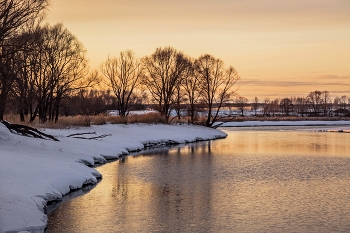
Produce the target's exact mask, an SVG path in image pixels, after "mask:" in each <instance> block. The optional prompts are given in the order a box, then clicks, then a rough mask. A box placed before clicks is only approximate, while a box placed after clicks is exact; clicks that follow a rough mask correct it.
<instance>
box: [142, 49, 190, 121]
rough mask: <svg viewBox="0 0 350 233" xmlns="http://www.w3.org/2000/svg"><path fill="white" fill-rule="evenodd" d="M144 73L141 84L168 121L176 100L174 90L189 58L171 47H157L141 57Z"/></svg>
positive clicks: (186, 67)
mask: <svg viewBox="0 0 350 233" xmlns="http://www.w3.org/2000/svg"><path fill="white" fill-rule="evenodd" d="M142 62H143V64H144V67H145V75H143V78H142V84H143V85H145V86H146V87H147V89H148V91H149V92H150V94H151V96H152V98H153V100H154V101H155V102H156V103H157V106H158V110H159V112H160V113H161V114H162V115H163V116H164V117H165V118H166V121H167V122H169V117H170V112H171V110H172V108H173V106H174V104H175V102H176V92H177V88H178V86H179V85H181V83H182V80H183V79H184V74H185V73H186V70H187V69H188V67H189V66H190V65H191V63H190V61H189V59H188V58H187V57H186V56H185V55H184V54H183V53H181V52H178V51H177V50H175V49H174V48H172V47H165V48H157V49H156V51H155V52H154V53H153V54H152V55H150V56H146V57H144V58H143V59H142Z"/></svg>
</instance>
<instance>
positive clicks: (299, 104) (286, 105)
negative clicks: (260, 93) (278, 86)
mask: <svg viewBox="0 0 350 233" xmlns="http://www.w3.org/2000/svg"><path fill="white" fill-rule="evenodd" d="M256 99H257V97H255V98H254V100H253V102H252V103H251V104H248V99H246V100H247V101H246V104H245V108H247V107H248V106H251V107H252V108H253V109H254V111H255V115H256V110H257V105H258V106H260V108H261V115H262V116H275V115H276V114H282V115H285V116H289V115H300V116H339V115H349V113H350V112H349V111H350V110H349V109H347V108H348V107H349V106H350V97H349V98H348V97H347V96H346V95H343V96H341V97H335V98H334V100H333V101H332V98H331V95H330V93H329V92H328V91H318V90H316V91H312V92H310V93H309V94H308V95H307V96H306V97H291V98H282V99H278V98H276V99H274V100H270V99H269V98H265V100H264V101H263V102H261V103H257V101H256ZM239 107H240V106H239V105H237V108H239Z"/></svg>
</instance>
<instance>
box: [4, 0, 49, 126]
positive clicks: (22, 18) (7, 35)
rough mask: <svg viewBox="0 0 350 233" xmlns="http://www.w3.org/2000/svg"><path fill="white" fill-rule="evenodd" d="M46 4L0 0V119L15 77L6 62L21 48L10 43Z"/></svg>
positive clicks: (38, 0)
mask: <svg viewBox="0 0 350 233" xmlns="http://www.w3.org/2000/svg"><path fill="white" fill-rule="evenodd" d="M47 6H48V0H3V1H0V120H2V119H3V115H4V112H5V106H6V102H7V97H8V93H9V91H10V90H11V86H12V84H13V81H14V78H15V77H14V74H13V72H10V70H9V69H8V68H9V63H8V62H9V59H11V56H12V57H13V56H14V55H13V53H16V52H17V51H18V50H21V49H22V46H19V44H13V43H11V42H12V41H13V37H16V36H17V35H19V34H20V33H21V32H23V31H24V27H25V26H26V24H30V23H31V22H33V21H36V20H37V19H38V18H39V16H41V14H42V12H43V10H45V9H46V7H47ZM10 51H12V52H10ZM9 56H10V57H9Z"/></svg>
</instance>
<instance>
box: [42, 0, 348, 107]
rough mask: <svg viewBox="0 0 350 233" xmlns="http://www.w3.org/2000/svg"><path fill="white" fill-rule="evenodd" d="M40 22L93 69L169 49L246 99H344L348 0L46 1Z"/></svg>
mask: <svg viewBox="0 0 350 233" xmlns="http://www.w3.org/2000/svg"><path fill="white" fill-rule="evenodd" d="M47 21H48V22H49V23H50V24H54V23H57V22H62V23H63V24H64V25H65V26H66V27H67V28H68V29H69V30H70V31H71V32H72V33H73V34H75V35H76V36H77V37H78V39H79V40H80V41H81V42H82V43H83V44H84V46H85V48H86V49H87V51H88V58H89V59H90V64H91V67H92V68H98V66H99V64H100V63H101V62H103V61H104V60H105V59H107V56H108V55H111V56H115V55H118V54H119V52H120V51H123V50H126V49H132V50H133V51H134V52H135V53H136V54H137V55H138V56H139V57H142V56H145V55H150V54H151V53H153V52H154V51H155V49H156V48H157V47H164V46H172V47H174V48H176V49H178V50H180V51H183V52H184V53H185V54H187V55H189V56H191V57H198V56H199V55H201V54H205V53H209V54H212V55H214V56H215V57H218V58H221V59H222V60H223V61H224V62H225V64H226V66H230V65H232V66H233V67H235V68H236V69H237V70H238V72H239V74H240V75H241V77H242V79H241V81H240V82H239V83H238V84H237V85H238V86H240V88H239V91H238V93H239V94H240V95H242V96H245V97H247V98H249V99H252V98H253V97H254V96H257V97H258V98H259V99H260V100H263V99H264V98H265V97H270V98H276V97H290V96H306V95H307V94H308V93H309V92H311V91H314V90H321V91H322V90H328V91H329V92H330V93H331V95H332V97H333V98H334V97H336V96H341V95H348V96H349V97H350V85H349V84H350V0H293V1H291V0H264V1H262V0H216V1H212V0H186V1H185V0H177V1H170V0H168V1H167V0H100V1H96V0H74V1H71V0H52V4H51V7H50V12H48V15H47Z"/></svg>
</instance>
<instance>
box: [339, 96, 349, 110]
mask: <svg viewBox="0 0 350 233" xmlns="http://www.w3.org/2000/svg"><path fill="white" fill-rule="evenodd" d="M347 99H348V97H347V96H346V95H342V96H341V98H340V104H341V108H342V109H346V104H347Z"/></svg>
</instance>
